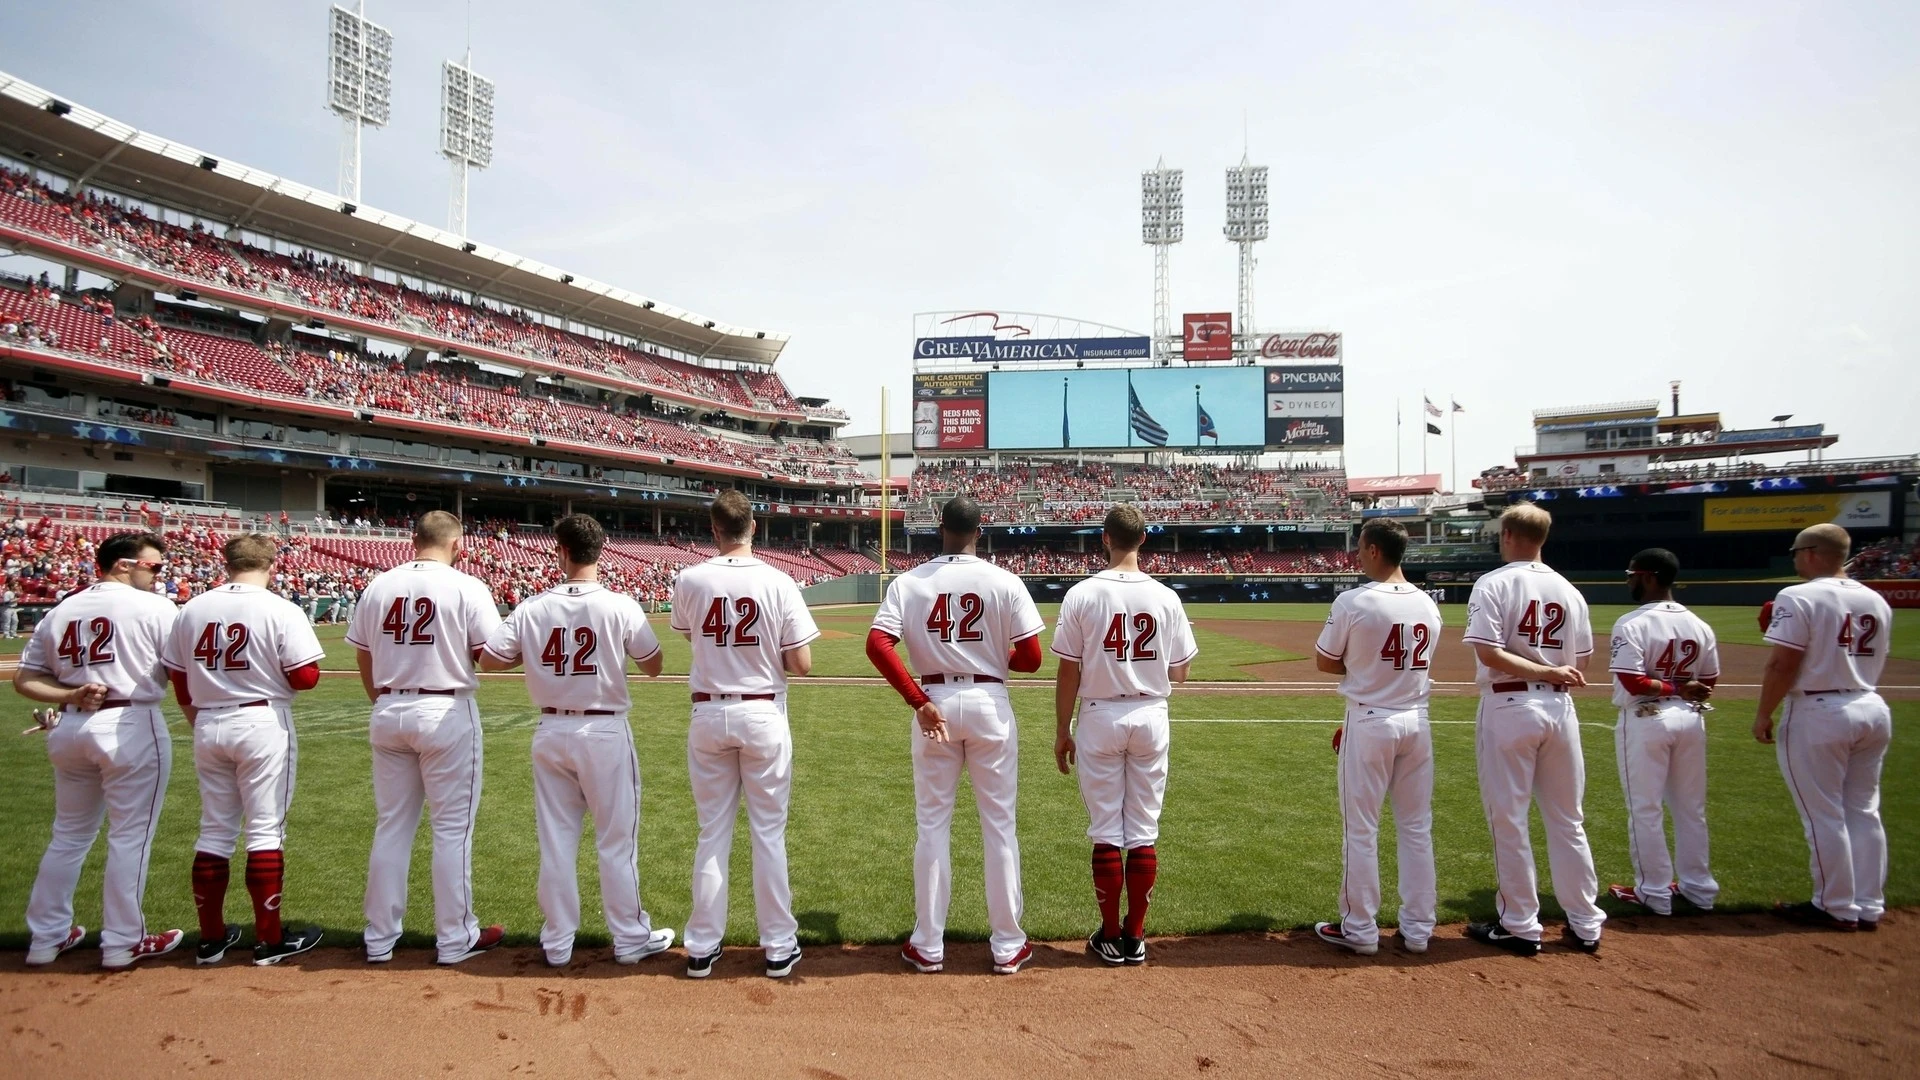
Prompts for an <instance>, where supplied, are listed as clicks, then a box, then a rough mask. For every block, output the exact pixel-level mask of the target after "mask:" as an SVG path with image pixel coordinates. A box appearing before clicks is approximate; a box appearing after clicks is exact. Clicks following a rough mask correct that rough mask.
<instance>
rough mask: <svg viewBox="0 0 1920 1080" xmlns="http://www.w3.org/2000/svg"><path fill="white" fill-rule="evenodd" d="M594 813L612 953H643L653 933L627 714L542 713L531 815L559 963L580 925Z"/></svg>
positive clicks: (547, 936)
mask: <svg viewBox="0 0 1920 1080" xmlns="http://www.w3.org/2000/svg"><path fill="white" fill-rule="evenodd" d="M589 813H591V814H592V815H593V846H594V850H595V851H597V852H598V853H599V856H600V901H601V907H602V909H603V910H604V911H605V913H606V918H607V931H608V932H609V933H610V934H612V935H613V953H614V955H615V956H621V955H625V954H628V953H634V952H638V951H639V950H640V949H641V948H642V947H644V946H645V945H646V944H647V938H648V937H649V936H650V935H651V934H652V933H653V921H652V919H651V918H650V917H649V916H648V915H647V910H646V908H644V907H641V906H640V863H639V854H640V850H639V849H640V844H639V840H640V759H639V757H638V756H637V755H636V754H635V753H634V750H633V729H632V728H631V727H629V726H628V725H627V715H626V714H625V713H621V714H620V715H618V716H558V715H554V716H542V717H541V718H540V727H539V729H538V730H536V731H535V732H534V733H533V820H534V825H535V826H536V827H537V828H538V830H539V833H540V890H539V891H540V910H541V911H542V912H543V913H545V915H546V917H547V922H546V925H545V926H543V927H541V929H540V944H541V945H542V946H543V947H545V949H546V950H547V957H548V958H549V959H551V960H554V961H556V962H558V961H564V960H565V959H566V958H567V957H569V956H571V955H572V954H573V936H574V934H575V933H576V932H577V931H578V930H579V929H580V876H579V873H578V871H577V864H578V862H579V856H580V833H581V829H582V827H583V820H582V819H583V818H584V816H585V815H586V814H589Z"/></svg>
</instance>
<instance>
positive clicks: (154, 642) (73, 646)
mask: <svg viewBox="0 0 1920 1080" xmlns="http://www.w3.org/2000/svg"><path fill="white" fill-rule="evenodd" d="M179 614H180V609H179V608H177V607H175V606H174V604H173V601H171V600H168V599H167V598H166V597H164V596H157V595H155V594H153V593H150V592H142V591H140V590H138V589H135V588H134V587H132V586H131V585H123V584H121V583H120V582H118V581H102V582H100V583H99V584H97V585H92V586H89V587H88V588H85V589H82V590H80V591H79V592H77V593H74V594H73V595H72V596H69V597H67V598H66V599H65V600H62V601H60V604H59V606H58V607H55V608H54V609H53V610H52V611H50V612H48V613H47V617H46V618H44V619H41V620H40V624H39V625H38V626H35V627H34V628H33V636H32V637H31V638H29V639H28V641H27V648H26V651H24V652H22V653H21V654H20V666H21V667H23V668H25V669H27V670H28V671H38V672H43V673H45V674H48V675H51V676H53V677H54V678H55V679H56V680H58V681H59V682H60V683H61V684H62V685H63V686H82V685H85V684H86V683H100V684H102V685H104V686H105V687H106V688H107V699H108V700H109V701H114V700H125V701H132V702H136V703H138V704H141V705H151V704H153V703H154V702H156V701H159V700H160V699H161V698H162V697H164V696H165V695H166V688H167V675H166V672H165V671H164V670H162V668H161V664H160V656H161V653H162V652H163V651H164V650H165V648H166V644H167V634H168V632H169V631H171V630H172V629H173V620H174V619H175V618H176V617H177V616H178V615H179Z"/></svg>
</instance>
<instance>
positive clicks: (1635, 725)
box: [1607, 548, 1720, 915]
mask: <svg viewBox="0 0 1920 1080" xmlns="http://www.w3.org/2000/svg"><path fill="white" fill-rule="evenodd" d="M1679 574H1680V560H1679V559H1678V558H1677V557H1676V556H1675V555H1674V554H1673V552H1671V551H1668V550H1666V549H1665V548H1648V549H1647V550H1645V551H1642V552H1640V553H1639V554H1637V555H1635V556H1634V557H1633V559H1632V561H1631V562H1629V563H1628V564H1627V590H1628V592H1629V593H1631V594H1632V596H1633V601H1634V603H1636V604H1639V605H1640V606H1639V607H1637V608H1634V609H1633V610H1632V611H1629V612H1627V613H1626V614H1625V615H1622V616H1620V618H1619V620H1618V621H1616V622H1615V623H1614V624H1613V635H1612V638H1613V641H1612V648H1611V650H1610V653H1609V655H1610V657H1611V659H1610V660H1609V662H1608V665H1607V669H1608V671H1609V672H1611V673H1612V675H1613V703H1614V705H1615V706H1617V707H1618V708H1619V710H1620V722H1619V724H1618V725H1617V726H1616V727H1615V728H1614V729H1613V742H1614V752H1615V756H1616V758H1617V759H1618V761H1619V764H1620V788H1621V790H1622V791H1623V792H1624V793H1625V794H1626V798H1627V853H1628V855H1629V856H1631V858H1632V860H1633V878H1634V883H1633V884H1632V885H1612V886H1609V887H1608V889H1607V891H1608V893H1610V894H1611V895H1612V896H1613V898H1614V899H1616V900H1621V901H1624V902H1626V903H1629V904H1638V905H1639V906H1641V907H1643V908H1646V909H1647V910H1648V911H1651V912H1653V913H1654V914H1656V915H1671V914H1673V894H1674V887H1675V874H1676V871H1677V873H1678V882H1679V893H1680V896H1681V897H1682V898H1684V899H1685V900H1686V901H1687V902H1688V903H1690V904H1692V905H1693V906H1694V907H1696V908H1698V909H1700V910H1701V911H1711V910H1713V902H1714V899H1715V898H1716V897H1718V896H1719V895H1720V884H1719V883H1718V882H1716V881H1714V880H1713V873H1712V871H1711V870H1709V869H1708V866H1707V723H1706V715H1705V713H1704V712H1702V708H1701V707H1702V706H1703V705H1704V704H1705V702H1706V700H1707V698H1708V697H1710V696H1712V694H1713V684H1714V683H1715V682H1716V681H1717V680H1718V679H1719V677H1720V647H1719V644H1718V643H1717V642H1716V641H1715V639H1714V634H1713V629H1712V628H1711V627H1709V626H1708V625H1707V624H1706V623H1705V622H1703V621H1702V620H1701V619H1700V617H1699V616H1697V615H1695V614H1694V613H1693V612H1691V611H1688V610H1687V609H1686V608H1685V607H1682V606H1681V605H1680V604H1677V603H1675V602H1674V600H1673V582H1674V579H1675V578H1677V577H1678V576H1679ZM1663 806H1664V808H1665V810H1666V811H1667V812H1670V813H1671V814H1672V815H1673V854H1672V857H1669V856H1668V853H1667V827H1666V822H1665V820H1664V815H1663V814H1662V808H1663Z"/></svg>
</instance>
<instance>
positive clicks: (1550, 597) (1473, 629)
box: [1466, 562, 1593, 693]
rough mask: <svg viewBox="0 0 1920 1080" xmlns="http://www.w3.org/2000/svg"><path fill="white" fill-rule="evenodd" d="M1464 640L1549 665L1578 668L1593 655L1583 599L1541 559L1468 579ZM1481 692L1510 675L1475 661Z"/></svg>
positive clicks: (1591, 631)
mask: <svg viewBox="0 0 1920 1080" xmlns="http://www.w3.org/2000/svg"><path fill="white" fill-rule="evenodd" d="M1466 640H1467V644H1469V645H1498V646H1500V647H1501V648H1504V649H1506V650H1507V651H1508V652H1510V653H1513V654H1514V655H1515V656H1519V657H1523V658H1525V659H1528V660H1532V661H1533V662H1535V663H1537V664H1544V665H1546V666H1548V667H1560V666H1563V665H1573V666H1578V663H1579V660H1580V658H1581V657H1586V656H1591V655H1593V626H1592V624H1591V623H1589V622H1588V619H1587V600H1586V597H1583V596H1581V595H1580V590H1578V589H1576V588H1574V587H1573V585H1572V583H1570V582H1569V581H1567V579H1566V578H1563V577H1561V576H1560V575H1559V574H1558V573H1555V572H1554V571H1553V570H1552V569H1550V568H1549V567H1548V566H1547V565H1546V564H1545V563H1537V562H1510V563H1508V564H1506V565H1505V566H1502V567H1500V568H1499V569H1497V570H1491V571H1489V572H1488V573H1487V574H1486V575H1485V576H1483V577H1482V578H1481V579H1480V580H1479V581H1476V582H1474V583H1473V595H1472V596H1471V597H1469V598H1468V599H1467V634H1466ZM1473 667H1474V681H1475V682H1476V683H1478V684H1479V686H1480V690H1481V692H1482V693H1485V692H1487V690H1488V689H1489V688H1490V687H1491V686H1492V685H1493V684H1494V683H1497V682H1506V681H1508V680H1509V679H1511V678H1512V676H1510V675H1507V674H1504V673H1502V672H1497V671H1492V670H1489V669H1488V668H1487V666H1486V665H1485V664H1482V663H1480V662H1479V659H1478V657H1476V658H1475V660H1474V665H1473Z"/></svg>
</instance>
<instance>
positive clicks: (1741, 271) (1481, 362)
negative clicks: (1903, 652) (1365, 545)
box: [0, 0, 1920, 483]
mask: <svg viewBox="0 0 1920 1080" xmlns="http://www.w3.org/2000/svg"><path fill="white" fill-rule="evenodd" d="M1593 6H1594V7H1598V5H1593ZM1575 7H1576V5H1571V4H1533V3H1524V2H1519V0H1515V2H1511V3H1506V4H1499V3H1477V4H1476V3H1408V4H1392V3H1386V4H1341V5H1330V4H1300V3H1244V4H1216V3H1206V2H1189V3H1185V4H1179V5H1172V4H1156V5H1142V4H1123V3H1066V2H1062V3H1046V4H1036V3H1030V2H1003V0H975V2H972V3H967V4H946V5H941V4H932V3H924V2H915V0H894V2H885V3H882V2H878V0H874V2H870V3H868V4H864V5H862V4H850V3H844V2H834V0H826V2H823V3H814V4H776V3H767V4H751V5H748V4H728V3H718V2H716V3H708V4H684V5H679V6H677V7H669V6H663V5H657V4H633V3H606V2H603V3H585V2H569V0H553V2H548V3H542V4H537V5H533V6H531V7H530V6H528V5H526V4H524V3H516V4H507V3H501V2H496V0H476V2H475V3H474V4H473V5H472V41H473V48H474V66H475V67H476V68H477V69H478V70H479V71H480V72H481V73H483V74H486V75H489V76H491V77H492V78H494V79H495V81H496V82H497V83H498V87H499V90H498V101H497V108H498V129H499V130H498V135H497V137H496V141H495V158H496V165H495V167H494V168H493V169H492V170H491V171H489V172H486V173H483V174H480V175H479V176H478V177H477V178H476V179H475V180H474V183H473V185H472V197H471V211H470V221H471V228H470V232H471V234H472V235H474V236H476V237H478V238H480V239H483V240H485V241H487V242H489V243H494V244H498V245H500V246H502V247H505V248H506V249H508V250H510V251H514V252H517V253H523V254H525V255H528V256H532V257H536V258H539V259H542V260H544V261H547V262H549V263H553V264H555V265H557V266H560V267H562V268H565V269H568V270H572V271H574V272H577V273H583V274H588V275H592V276H594V277H596V278H599V279H601V280H604V281H608V282H611V283H613V284H616V285H621V286H625V287H628V288H632V289H636V290H639V291H642V292H646V293H648V294H649V295H653V296H657V297H659V298H661V299H663V300H666V301H669V302H671V303H674V304H677V305H680V306H683V307H686V308H690V309H692V310H695V311H698V312H701V313H703V314H707V315H710V316H712V317H716V318H720V319H724V320H727V321H730V322H735V323H739V324H743V325H748V326H754V327H762V328H766V329H769V330H783V331H786V332H789V333H791V334H792V335H793V341H792V343H791V344H790V345H789V346H788V348H787V351H786V354H785V356H784V358H783V359H782V361H781V364H780V369H781V371H782V372H783V374H784V375H785V376H786V379H787V381H788V382H789V383H790V384H791V385H792V386H793V388H794V389H795V390H796V391H798V392H801V393H807V394H822V395H826V396H829V397H831V398H833V399H834V400H836V401H837V402H839V403H840V404H842V405H844V406H845V407H846V408H847V409H848V410H849V411H850V412H851V413H852V414H853V416H854V420H855V423H854V425H853V426H852V427H851V428H850V429H849V431H850V432H856V433H857V432H864V431H871V430H874V429H875V428H876V427H877V424H878V419H879V417H878V413H879V409H878V404H879V403H878V387H879V386H880V385H881V384H882V383H884V384H886V385H888V386H890V387H892V388H893V402H894V405H893V416H892V426H893V429H894V430H895V431H904V430H905V429H906V428H907V425H908V422H909V409H910V401H909V397H908V393H907V390H908V374H909V370H910V360H909V349H910V345H911V337H912V326H911V316H912V313H914V312H916V311H931V310H945V309H963V308H992V307H1001V308H1005V309H1009V310H1024V311H1041V312H1052V313H1058V314H1063V315H1071V316H1078V317H1082V318H1086V319H1090V320H1093V321H1098V322H1103V323H1108V324H1112V325H1117V326H1123V327H1131V328H1135V329H1139V330H1142V331H1144V330H1148V329H1150V328H1151V322H1152V286H1153V281H1152V259H1151V257H1150V255H1149V253H1148V250H1147V249H1146V248H1144V247H1142V246H1141V245H1140V243H1139V236H1140V224H1139V172H1140V170H1142V169H1144V168H1148V167H1151V166H1152V165H1153V164H1154V161H1155V160H1156V159H1157V158H1161V157H1164V158H1165V159H1166V161H1167V163H1168V164H1169V165H1171V166H1177V167H1181V168H1184V169H1185V170H1186V187H1187V205H1186V223H1187V239H1186V242H1185V243H1184V244H1182V245H1180V246H1179V247H1177V248H1175V249H1174V252H1173V298H1174V311H1175V318H1176V321H1177V319H1178V313H1179V312H1180V311H1182V310H1188V311H1214V310H1228V309H1231V308H1232V307H1233V306H1234V255H1233V249H1232V248H1231V247H1230V246H1228V244H1227V243H1226V241H1225V240H1224V239H1223V238H1222V237H1221V235H1220V226H1221V224H1222V221H1223V218H1224V208H1223V199H1224V194H1223V187H1224V180H1223V177H1222V170H1224V169H1225V167H1226V166H1228V165H1231V164H1235V163H1237V162H1238V161H1239V160H1240V156H1241V149H1242V140H1243V131H1244V138H1245V140H1246V143H1247V145H1248V147H1249V148H1250V150H1251V155H1252V160H1253V162H1254V163H1256V164H1265V165H1268V166H1270V167H1271V169H1272V172H1271V178H1270V197H1271V200H1272V204H1273V207H1272V215H1271V217H1272V239H1271V240H1270V241H1268V242H1267V243H1266V244H1264V245H1262V247H1261V248H1260V265H1259V269H1258V274H1257V286H1256V288H1257V310H1258V313H1259V321H1260V323H1261V324H1262V325H1263V328H1267V329H1286V328H1295V327H1306V328H1330V329H1337V330H1340V331H1342V332H1344V333H1345V334H1346V362H1347V365H1348V385H1347V392H1346V407H1347V425H1346V427H1347V432H1348V438H1349V440H1350V445H1349V458H1348V467H1349V469H1350V470H1351V471H1352V472H1353V473H1355V474H1358V475H1371V474H1379V473H1385V472H1390V471H1393V470H1394V469H1395V467H1396V466H1395V426H1394V407H1395V402H1396V401H1398V402H1400V403H1402V405H1403V407H1404V408H1405V410H1406V428H1405V431H1406V432H1407V434H1406V436H1405V438H1404V440H1403V442H1402V447H1403V449H1402V451H1401V457H1400V462H1399V464H1400V468H1402V469H1403V470H1404V471H1409V472H1411V471H1414V470H1416V469H1417V468H1418V466H1419V464H1420V444H1419V441H1418V438H1417V436H1416V435H1415V434H1414V433H1416V432H1418V431H1419V430H1420V427H1419V424H1420V419H1419V408H1420V405H1419V399H1420V395H1421V392H1422V391H1423V390H1424V391H1426V392H1427V393H1428V394H1430V395H1431V396H1432V397H1433V399H1434V400H1435V401H1436V402H1439V403H1441V404H1442V405H1443V406H1444V404H1445V399H1446V398H1447V397H1448V396H1453V397H1455V398H1457V399H1458V400H1459V402H1460V403H1461V404H1462V405H1464V406H1465V407H1466V409H1467V412H1466V413H1465V414H1463V415H1462V416H1460V417H1459V419H1460V420H1461V421H1462V424H1461V429H1460V436H1459V445H1460V452H1459V463H1460V475H1461V478H1462V481H1463V483H1464V481H1465V479H1466V478H1467V477H1470V476H1472V475H1473V474H1474V473H1476V472H1478V471H1479V470H1480V469H1481V468H1484V467H1486V466H1488V465H1492V464H1496V463H1510V462H1511V461H1512V453H1513V448H1514V446H1515V445H1516V444H1521V443H1526V442H1529V441H1530V440H1531V430H1530V427H1529V424H1528V413H1529V410H1531V409H1533V408H1537V407H1544V406H1556V405H1568V404H1582V403H1589V402H1605V401H1620V400H1630V399H1637V398H1654V397H1658V398H1661V399H1662V400H1664V399H1665V398H1666V395H1667V381H1668V380H1669V379H1680V380H1682V381H1683V382H1684V388H1683V402H1682V404H1683V406H1684V407H1685V408H1686V409H1688V410H1689V411H1691V410H1695V409H1717V410H1720V411H1721V412H1723V414H1724V415H1725V419H1726V420H1727V422H1728V423H1729V424H1731V425H1734V426H1754V425H1758V424H1764V423H1765V422H1766V420H1767V418H1768V417H1770V416H1772V415H1774V414H1775V413H1783V412H1791V413H1794V414H1796V419H1800V420H1807V421H1816V422H1825V423H1827V424H1828V425H1829V426H1830V428H1831V429H1832V430H1835V431H1838V432H1839V433H1840V435H1841V436H1842V438H1841V442H1840V444H1839V445H1838V446H1837V447H1835V448H1834V449H1833V450H1832V451H1830V452H1829V453H1830V455H1844V456H1863V455H1877V454H1894V453H1906V452H1913V451H1915V450H1920V430H1917V429H1916V425H1915V423H1914V417H1915V412H1916V409H1917V408H1920V348H1917V347H1916V339H1917V338H1920V288H1916V286H1920V197H1917V196H1920V63H1916V62H1915V59H1914V58H1915V57H1916V56H1917V55H1920V4H1914V3H1911V2H1887V3H1878V4H1874V3H1841V2H1832V3H1806V4H1787V3H1769V2H1766V0H1757V2H1747V0H1741V2H1731V3H1723V4H1712V3H1686V4H1673V3H1646V4H1637V5H1636V4H1627V5H1606V7H1608V8H1609V9H1610V10H1607V11H1604V12H1601V11H1589V12H1585V13H1582V12H1579V11H1576V10H1574V9H1575ZM326 9H327V4H325V3H322V2H317V0H301V2H297V3H295V2H280V0H225V2H219V0H202V2H198V3H192V4H187V3H156V4H143V5H131V4H104V3H98V2H74V3H65V4H21V5H13V6H12V7H11V8H10V9H9V10H8V12H7V15H6V17H5V22H6V24H7V28H6V33H5V34H4V35H0V68H4V69H5V70H6V71H8V72H10V73H12V74H15V75H17V76H20V77H22V78H26V79H28V80H30V81H32V82H35V83H38V84H39V85H41V86H44V87H46V88H48V89H50V90H53V91H56V92H58V93H60V94H62V95H66V96H69V97H71V98H72V99H74V100H76V101H79V102H82V103H85V104H87V105H89V106H91V107H93V108H96V109H98V110H100V111H102V112H105V113H107V114H108V115H110V116H114V117H116V118H119V119H122V120H125V121H127V122H130V123H133V124H136V125H138V126H140V127H143V128H146V129H148V130H150V131H154V132H157V133H159V134H162V135H165V136H167V137H170V138H174V139H177V140H180V141H183V142H186V143H189V144H191V145H193V146H195V147H197V148H199V149H202V150H205V151H207V152H209V153H212V154H214V155H216V156H218V157H222V158H231V159H233V160H237V161H242V162H245V163H246V164H249V165H253V166H256V167H259V168H263V169H267V170H270V171H272V172H276V173H279V174H281V175H284V176H288V177H291V178H293V179H296V180H300V181H303V182H305V183H308V184H312V185H314V186H317V187H322V188H331V187H332V186H333V182H334V176H335V173H336V161H337V152H338V139H337V132H338V129H337V127H336V123H335V121H334V120H333V118H332V117H331V116H330V115H329V114H328V113H326V112H325V111H324V109H323V106H322V103H323V100H324V89H323V84H324V72H325V62H324V44H323V31H324V27H325V25H326ZM466 12H467V5H466V4H465V3H462V2H459V0H440V2H432V3H407V4H402V3H398V2H395V0H374V2H373V3H372V5H371V6H370V8H369V11H368V14H369V16H370V17H372V18H374V19H375V20H376V21H379V22H382V23H384V24H386V25H387V26H388V27H390V28H391V29H392V30H393V32H394V34H395V37H396V39H397V40H396V46H395V48H396V57H395V64H396V71H395V91H394V96H395V101H394V123H393V124H392V126H391V127H389V128H387V129H385V130H383V131H378V132H371V133H369V134H368V136H367V138H366V142H365V151H364V154H365V179H364V182H363V193H362V200H361V201H362V202H363V203H365V204H368V205H372V206H378V207H380V208H382V209H387V210H392V211H395V212H398V213H401V214H405V215H408V216H410V217H413V218H416V219H419V220H422V221H426V222H430V223H434V224H443V223H444V222H445V220H446V203H447V189H448V180H447V170H446V168H445V166H444V164H443V163H442V162H441V160H440V159H439V158H438V157H437V156H436V155H435V154H434V147H435V126H436V124H437V116H436V108H437V101H438V77H439V63H440V61H441V60H442V59H443V58H450V57H457V56H458V54H459V52H460V50H461V48H462V45H463V42H464V39H465V38H464V35H465V33H466V30H465V25H466V18H467V15H466ZM1243 125H1244V127H1243ZM3 140H4V133H3V132H0V141H3ZM1451 419H1452V418H1449V420H1451ZM1446 458H1447V447H1446V444H1445V443H1444V442H1442V441H1441V440H1437V439H1436V440H1433V441H1432V442H1431V444H1430V458H1429V465H1430V467H1431V468H1432V469H1434V470H1436V471H1438V470H1441V469H1443V468H1444V466H1445V464H1446Z"/></svg>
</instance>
